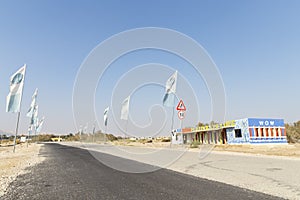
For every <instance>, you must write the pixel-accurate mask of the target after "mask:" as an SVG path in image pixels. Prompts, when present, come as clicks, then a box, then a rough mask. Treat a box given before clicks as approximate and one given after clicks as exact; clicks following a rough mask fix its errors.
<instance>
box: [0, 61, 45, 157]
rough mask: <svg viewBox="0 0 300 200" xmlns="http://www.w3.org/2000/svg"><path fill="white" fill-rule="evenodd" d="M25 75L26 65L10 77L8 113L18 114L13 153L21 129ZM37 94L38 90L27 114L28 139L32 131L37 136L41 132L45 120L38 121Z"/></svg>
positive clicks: (7, 98) (7, 99) (7, 102)
mask: <svg viewBox="0 0 300 200" xmlns="http://www.w3.org/2000/svg"><path fill="white" fill-rule="evenodd" d="M25 74H26V64H24V66H23V67H21V68H20V69H19V70H18V71H17V72H15V73H14V74H13V75H12V76H11V77H10V87H9V94H8V95H7V97H6V112H11V113H18V116H17V125H16V132H15V137H14V150H13V152H15V148H16V139H17V135H18V129H19V121H20V113H21V104H22V96H23V88H24V81H25ZM37 94H38V89H36V90H35V92H34V94H33V96H32V101H31V105H30V108H29V110H28V112H27V114H26V116H27V117H29V118H30V123H29V128H28V139H29V136H30V133H31V132H32V131H34V133H35V135H36V133H38V132H40V131H41V128H42V125H43V123H44V119H45V118H44V117H43V118H42V119H41V120H39V119H38V104H37ZM28 139H27V141H28ZM27 144H28V143H27Z"/></svg>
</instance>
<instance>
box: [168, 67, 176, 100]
mask: <svg viewBox="0 0 300 200" xmlns="http://www.w3.org/2000/svg"><path fill="white" fill-rule="evenodd" d="M176 85H177V71H175V73H174V74H173V75H172V76H171V77H170V78H169V79H168V80H167V82H166V93H169V94H170V93H176Z"/></svg>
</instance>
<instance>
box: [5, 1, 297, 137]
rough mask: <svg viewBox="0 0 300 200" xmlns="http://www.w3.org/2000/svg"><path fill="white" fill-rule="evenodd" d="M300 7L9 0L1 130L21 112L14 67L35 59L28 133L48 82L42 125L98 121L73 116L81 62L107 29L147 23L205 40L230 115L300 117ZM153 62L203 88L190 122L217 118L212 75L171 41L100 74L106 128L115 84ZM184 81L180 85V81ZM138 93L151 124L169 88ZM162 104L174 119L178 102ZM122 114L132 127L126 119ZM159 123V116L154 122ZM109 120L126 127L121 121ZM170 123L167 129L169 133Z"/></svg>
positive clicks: (134, 115)
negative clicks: (13, 98)
mask: <svg viewBox="0 0 300 200" xmlns="http://www.w3.org/2000/svg"><path fill="white" fill-rule="evenodd" d="M299 11H300V2H299V1H296V0H295V1H292V0H290V1H279V0H272V1H271V0H265V1H259V0H254V1H253V0H252V1H250V0H249V1H237V0H228V1H215V0H213V1H211V0H207V1H185V2H182V1H121V0H120V1H115V0H112V1H57V0H54V1H30V0H29V1H18V2H16V1H1V2H0V108H2V109H0V121H1V123H0V130H4V131H8V132H14V130H15V124H16V117H17V116H16V114H12V113H6V112H5V104H6V102H5V101H6V96H7V94H8V92H9V77H10V76H11V75H12V74H13V73H14V72H15V71H16V70H17V69H19V68H20V67H21V66H22V65H23V64H24V63H26V64H27V66H28V67H27V72H26V80H25V87H24V96H23V103H22V112H21V119H20V133H26V131H27V127H28V123H29V119H28V118H26V117H25V114H26V111H27V110H28V107H29V105H30V101H31V96H32V94H33V92H34V90H35V88H38V89H39V95H38V104H39V109H40V110H39V115H40V116H45V117H46V120H45V124H44V128H43V132H49V133H62V134H65V133H69V132H76V131H77V130H78V128H79V126H80V125H82V126H85V125H86V124H88V130H89V131H91V129H92V124H93V123H94V121H93V120H94V119H92V118H89V117H87V118H84V116H83V118H82V119H81V120H80V121H81V122H76V123H75V122H74V120H73V112H72V94H73V86H74V83H75V80H76V76H77V73H78V70H79V68H80V66H81V64H82V63H83V61H84V60H85V59H86V57H87V56H88V55H89V53H90V52H91V51H92V50H93V49H94V48H95V47H96V46H97V45H98V44H100V43H101V42H103V41H105V40H106V39H107V38H109V37H111V36H113V35H115V34H118V33H120V32H123V31H126V30H129V29H134V28H143V27H160V28H168V29H173V30H175V31H178V32H181V33H183V34H185V35H187V36H189V37H191V38H193V39H194V40H195V41H196V42H198V43H199V44H200V45H202V47H203V48H204V49H205V50H206V51H207V53H208V54H209V56H210V57H211V59H212V60H213V61H214V62H215V64H216V66H217V67H218V70H219V72H220V75H221V77H222V79H223V83H224V87H225V92H226V116H225V119H226V120H231V119H239V118H246V117H261V118H284V119H285V121H286V122H294V121H297V120H299V119H300V117H299V113H300V106H299V105H300V104H299V102H298V100H299V99H300V94H299V92H298V90H299V85H300V79H299V74H300V56H299V55H300V37H299V36H300V20H299V19H300V14H299ZM147 63H159V64H162V65H166V66H168V67H169V68H170V70H169V71H168V70H164V71H163V72H162V73H158V77H157V78H158V79H159V80H160V81H161V82H162V83H163V84H164V82H165V81H166V80H167V79H168V78H169V76H171V74H172V71H174V70H178V72H179V73H180V74H181V75H182V76H181V78H179V80H178V84H180V81H182V80H187V82H189V83H188V84H190V85H191V87H192V89H193V90H194V92H195V96H196V99H197V100H196V101H197V104H199V108H200V111H199V112H192V111H193V110H194V109H195V108H191V107H190V108H189V109H188V111H187V119H186V120H184V122H183V125H184V126H194V125H195V124H197V122H198V121H199V120H200V121H203V122H209V121H210V120H214V119H212V118H211V111H212V110H211V105H210V103H211V102H210V96H209V92H208V91H207V88H206V86H205V82H204V81H203V80H201V77H200V76H199V77H197V76H194V72H193V71H192V70H189V69H188V68H189V67H190V66H189V64H188V63H186V62H185V61H183V60H182V59H179V58H177V57H176V56H175V55H172V54H169V53H166V52H163V51H157V50H143V51H140V52H133V53H130V54H128V55H125V56H123V57H122V58H120V59H119V60H117V61H116V62H115V63H113V64H112V66H111V68H110V70H109V71H107V73H106V76H104V77H103V79H102V80H101V81H100V82H99V85H98V87H97V89H96V93H95V101H96V103H95V112H96V115H97V118H98V119H99V123H100V124H98V125H97V129H99V128H100V129H103V125H102V121H101V120H102V118H103V116H102V114H103V110H104V109H105V108H106V107H107V106H109V105H110V104H111V101H112V99H111V97H112V94H111V91H112V90H113V89H114V87H115V85H116V84H117V83H118V81H120V79H122V75H124V74H126V72H128V71H130V70H131V69H133V68H134V67H136V66H141V65H143V64H147ZM148 67H150V68H151V66H148ZM152 67H153V69H154V68H155V67H157V66H156V65H155V66H154V65H153V66H152ZM155 69H157V68H155ZM143 77H144V78H145V79H146V78H147V74H144V75H142V76H141V77H140V78H142V79H143ZM125 78H126V77H125ZM197 79H200V80H199V82H197ZM182 82H184V81H182ZM188 84H187V85H188ZM125 85H126V82H125ZM178 87H179V89H178V90H180V87H181V86H178ZM181 90H182V92H183V90H184V89H181ZM134 94H135V95H133V98H132V102H131V103H132V107H131V108H132V109H131V111H130V117H131V119H132V120H133V121H134V122H135V123H137V124H139V126H140V127H144V126H145V125H147V124H149V123H151V122H152V121H151V119H150V118H149V108H152V107H151V106H152V105H158V104H161V100H162V98H163V95H164V88H163V86H160V87H154V86H153V85H149V86H144V87H142V88H141V89H139V90H138V92H136V93H134ZM185 94H186V93H184V92H183V96H182V98H183V99H184V100H185V101H186V102H188V103H187V106H189V105H188V104H189V103H190V101H194V99H192V100H190V99H189V98H190V96H189V95H185ZM124 96H126V94H122V95H120V97H119V98H120V99H122V98H123V97H124ZM190 105H194V103H192V102H191V103H190ZM113 109H114V110H115V113H116V114H117V113H119V112H120V107H115V108H113ZM162 109H163V108H162V107H159V106H156V107H155V109H153V110H151V109H150V110H151V115H152V114H153V117H154V118H156V117H155V116H162V115H165V116H166V117H167V119H166V121H167V124H166V127H169V124H168V123H170V113H171V112H170V110H169V109H166V111H165V112H163V113H164V114H162ZM189 110H190V113H189ZM111 114H112V112H111ZM115 117H116V118H119V116H115ZM175 118H176V119H175V126H177V127H178V126H179V121H178V120H177V117H176V116H175ZM110 119H112V116H111V117H110ZM109 122H111V121H109ZM120 123H121V126H123V128H124V122H122V121H121V122H120ZM99 126H100V127H99ZM155 126H156V127H155ZM160 126H161V124H159V123H157V124H154V128H153V127H152V129H149V130H147V131H149V132H151V131H154V130H156V129H158V128H160ZM108 129H109V131H111V132H119V131H120V130H119V129H118V128H117V127H116V126H115V125H113V123H111V125H110V126H109V127H108ZM128 129H129V131H130V126H129V127H128ZM167 129H168V128H166V129H165V130H164V131H162V132H161V134H168V133H166V132H167V131H166V130H167ZM131 130H132V131H136V130H134V129H131ZM139 131H140V130H139Z"/></svg>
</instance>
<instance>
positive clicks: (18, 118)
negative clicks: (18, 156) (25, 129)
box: [13, 111, 20, 153]
mask: <svg viewBox="0 0 300 200" xmlns="http://www.w3.org/2000/svg"><path fill="white" fill-rule="evenodd" d="M19 121H20V111H19V112H18V117H17V127H16V133H15V137H14V151H13V152H14V153H15V150H16V140H17V135H18V129H19Z"/></svg>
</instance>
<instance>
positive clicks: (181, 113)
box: [178, 110, 185, 120]
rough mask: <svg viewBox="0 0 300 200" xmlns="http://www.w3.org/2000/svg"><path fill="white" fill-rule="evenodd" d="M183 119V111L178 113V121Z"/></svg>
mask: <svg viewBox="0 0 300 200" xmlns="http://www.w3.org/2000/svg"><path fill="white" fill-rule="evenodd" d="M184 117H185V111H184V110H180V111H178V118H179V119H180V120H183V119H184Z"/></svg>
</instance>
